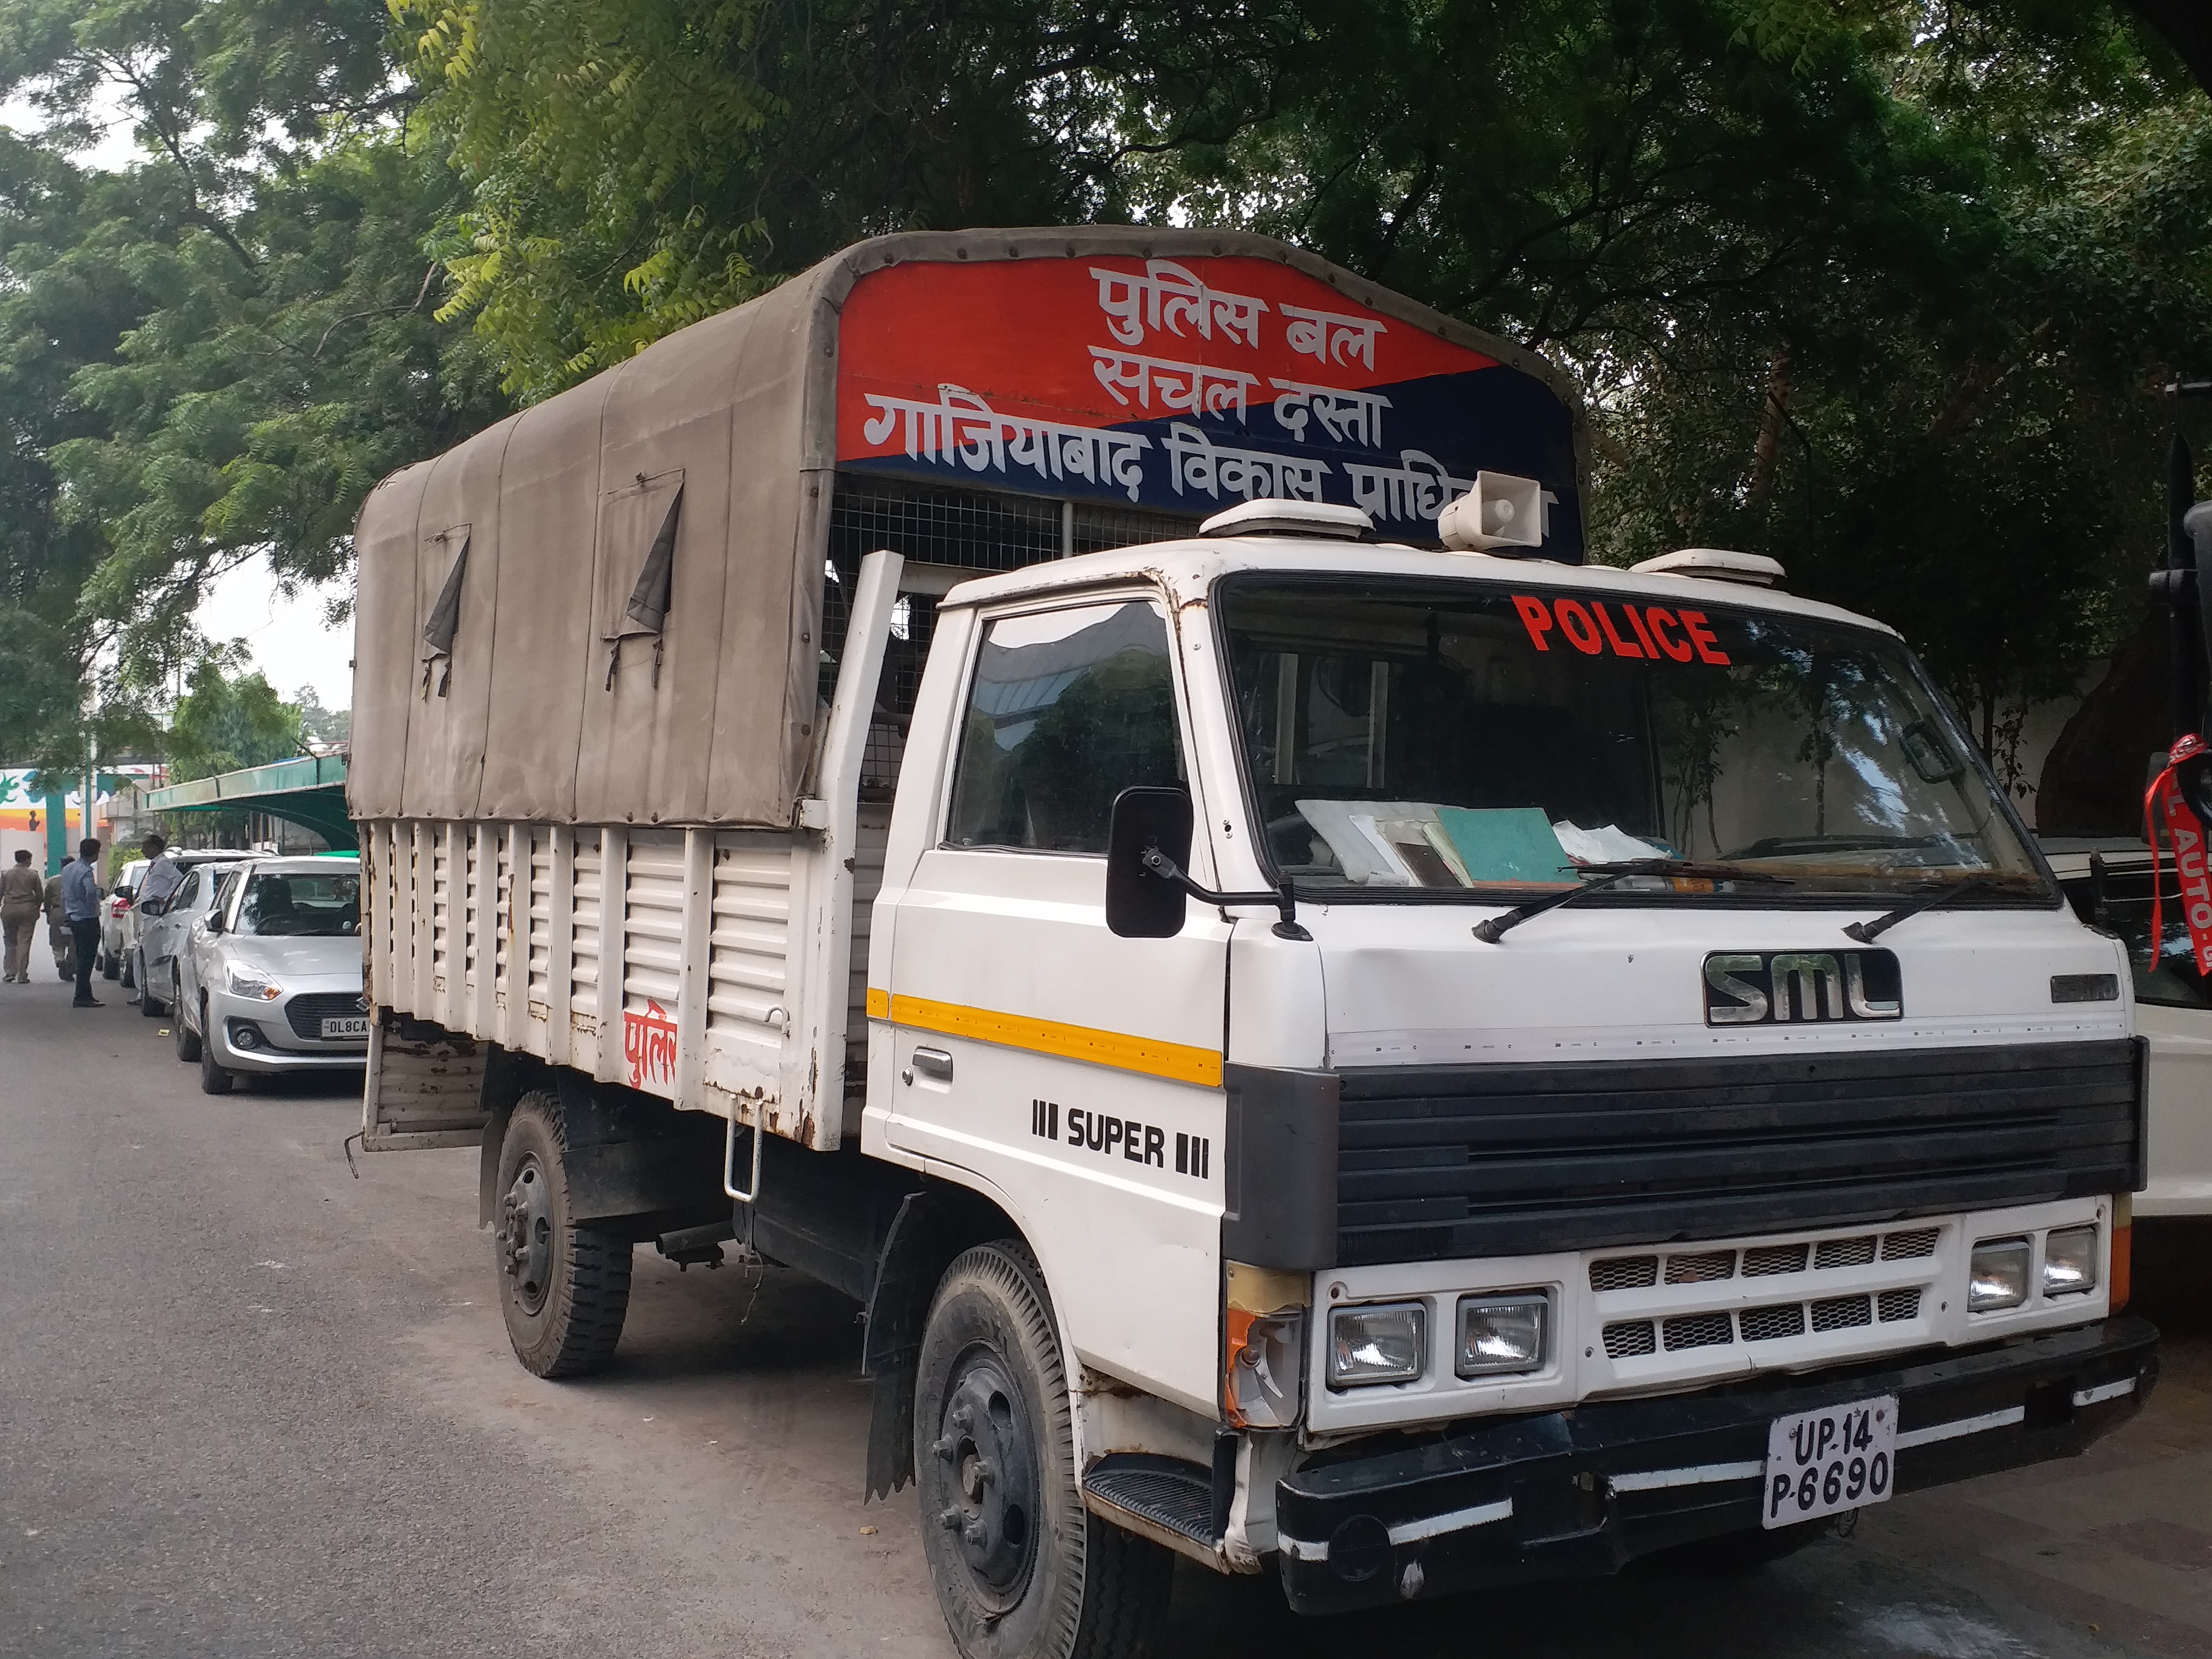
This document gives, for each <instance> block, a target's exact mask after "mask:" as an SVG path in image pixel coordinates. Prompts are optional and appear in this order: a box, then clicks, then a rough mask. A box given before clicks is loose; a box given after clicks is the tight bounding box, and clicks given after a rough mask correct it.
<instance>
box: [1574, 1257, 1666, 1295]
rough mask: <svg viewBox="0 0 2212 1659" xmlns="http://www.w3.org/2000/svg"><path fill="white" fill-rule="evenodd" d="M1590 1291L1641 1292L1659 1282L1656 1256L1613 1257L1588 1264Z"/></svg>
mask: <svg viewBox="0 0 2212 1659" xmlns="http://www.w3.org/2000/svg"><path fill="white" fill-rule="evenodd" d="M1589 1273H1590V1289H1592V1290H1594V1291H1641V1290H1647V1289H1649V1288H1650V1286H1652V1285H1656V1284H1657V1283H1658V1282H1659V1258H1658V1257H1657V1256H1656V1255H1614V1256H1607V1258H1606V1259H1605V1260H1604V1261H1593V1262H1591V1263H1590V1270H1589Z"/></svg>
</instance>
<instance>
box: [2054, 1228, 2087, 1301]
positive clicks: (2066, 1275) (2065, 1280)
mask: <svg viewBox="0 0 2212 1659" xmlns="http://www.w3.org/2000/svg"><path fill="white" fill-rule="evenodd" d="M2096 1288H2097V1229H2096V1225H2095V1224H2094V1223H2092V1224H2091V1225H2088V1226H2087V1227H2061V1228H2059V1229H2057V1231H2055V1232H2052V1233H2051V1234H2050V1235H2049V1236H2048V1237H2045V1239H2044V1241H2043V1293H2044V1295H2045V1296H2066V1295H2069V1294H2070V1293H2071V1292H2073V1291H2093V1290H2095V1289H2096Z"/></svg>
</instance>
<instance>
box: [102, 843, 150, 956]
mask: <svg viewBox="0 0 2212 1659" xmlns="http://www.w3.org/2000/svg"><path fill="white" fill-rule="evenodd" d="M148 863H149V860H145V859H132V860H131V861H130V862H129V863H128V864H126V865H125V866H123V868H122V869H121V870H119V871H118V872H116V877H115V886H114V889H113V890H112V891H111V892H110V893H109V894H108V896H107V898H106V902H104V903H103V905H102V907H101V908H100V955H99V957H98V958H97V959H96V960H95V961H94V963H93V966H94V967H95V968H97V969H100V977H101V978H103V979H113V978H115V977H116V976H117V975H118V974H125V973H126V972H127V968H126V963H127V959H128V957H129V955H130V951H131V909H132V907H133V906H134V905H135V904H136V902H137V897H138V884H139V883H140V882H142V881H143V880H144V879H145V878H146V870H147V866H148ZM129 982H130V981H128V980H127V979H126V980H125V983H126V984H127V983H129Z"/></svg>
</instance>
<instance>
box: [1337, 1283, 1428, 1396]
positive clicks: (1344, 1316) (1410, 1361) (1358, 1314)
mask: <svg viewBox="0 0 2212 1659" xmlns="http://www.w3.org/2000/svg"><path fill="white" fill-rule="evenodd" d="M1428 1353H1429V1310H1428V1309H1427V1308H1425V1306H1423V1305H1422V1304H1420V1303H1419V1302H1401V1303H1394V1304H1390V1305H1389V1306H1387V1307H1379V1308H1339V1309H1338V1310H1336V1311H1335V1312H1334V1313H1332V1314H1331V1315H1330V1316H1328V1385H1329V1387H1331V1388H1332V1389H1358V1388H1365V1387H1367V1386H1368V1385H1369V1384H1370V1383H1411V1382H1412V1381H1413V1379H1414V1378H1416V1377H1418V1376H1420V1374H1421V1373H1422V1371H1423V1370H1425V1369H1426V1368H1427V1364H1428Z"/></svg>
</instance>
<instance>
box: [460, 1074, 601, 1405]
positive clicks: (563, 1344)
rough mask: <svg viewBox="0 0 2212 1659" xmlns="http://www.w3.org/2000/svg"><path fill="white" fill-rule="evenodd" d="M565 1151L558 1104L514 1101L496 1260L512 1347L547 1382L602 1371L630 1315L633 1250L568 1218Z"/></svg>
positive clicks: (502, 1156)
mask: <svg viewBox="0 0 2212 1659" xmlns="http://www.w3.org/2000/svg"><path fill="white" fill-rule="evenodd" d="M565 1150H566V1148H565V1146H564V1144H563V1141H562V1133H561V1107H560V1103H559V1102H558V1101H556V1100H555V1099H554V1097H552V1096H551V1095H550V1094H547V1093H545V1092H544V1091H542V1090H541V1091H536V1092H533V1093H531V1094H526V1095H525V1096H523V1097H522V1098H521V1099H520V1100H519V1101H517V1102H516V1103H515V1107H514V1112H513V1115H512V1116H510V1117H509V1118H508V1119H507V1136H506V1139H503V1140H501V1142H500V1149H499V1185H498V1187H497V1188H496V1190H497V1191H498V1193H499V1194H500V1200H499V1212H498V1213H497V1215H496V1216H495V1218H494V1219H493V1225H492V1255H493V1260H494V1261H495V1264H496V1265H497V1267H498V1269H499V1307H500V1312H501V1315H502V1316H504V1317H505V1318H506V1321H507V1340H508V1341H510V1342H512V1343H513V1345H514V1357H515V1358H517V1359H520V1361H521V1362H522V1364H523V1369H524V1370H528V1371H532V1372H533V1373H535V1374H536V1375H538V1376H550V1377H562V1376H581V1375H583V1374H584V1373H585V1372H586V1371H592V1370H598V1369H599V1367H600V1366H601V1365H604V1364H606V1362H607V1360H608V1358H609V1357H610V1356H611V1355H612V1354H613V1352H614V1351H615V1344H616V1343H617V1342H618V1341H620V1340H622V1328H623V1317H624V1316H626V1315H627V1314H628V1313H629V1269H630V1252H631V1246H630V1242H629V1240H628V1239H627V1238H624V1237H622V1236H621V1235H620V1234H618V1233H612V1232H609V1231H605V1229H604V1228H599V1227H587V1226H581V1225H578V1224H577V1223H575V1222H574V1221H573V1220H571V1219H570V1218H569V1213H568V1205H569V1195H568V1165H567V1163H566V1161H565V1158H564V1157H563V1153H564V1152H565Z"/></svg>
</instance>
